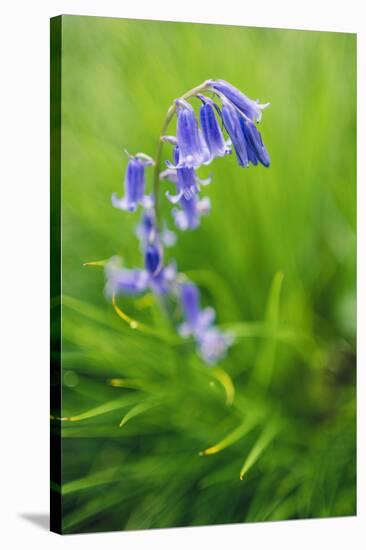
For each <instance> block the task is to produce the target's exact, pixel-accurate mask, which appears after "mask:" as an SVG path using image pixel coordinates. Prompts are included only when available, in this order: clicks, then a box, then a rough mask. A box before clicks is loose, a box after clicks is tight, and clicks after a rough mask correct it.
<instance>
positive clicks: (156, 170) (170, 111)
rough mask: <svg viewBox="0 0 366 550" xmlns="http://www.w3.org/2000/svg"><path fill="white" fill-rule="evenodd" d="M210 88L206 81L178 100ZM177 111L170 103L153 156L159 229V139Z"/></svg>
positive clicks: (161, 145)
mask: <svg viewBox="0 0 366 550" xmlns="http://www.w3.org/2000/svg"><path fill="white" fill-rule="evenodd" d="M209 89H210V86H209V84H208V81H205V82H203V83H202V84H200V85H199V86H196V87H195V88H192V89H191V90H189V91H188V92H186V93H185V94H184V95H182V96H181V98H180V99H190V98H191V97H194V96H195V95H197V94H199V93H201V92H204V91H206V90H209ZM176 110H177V106H176V103H175V101H174V103H172V105H171V106H170V107H169V109H168V111H167V114H166V117H165V120H164V123H163V126H162V129H161V133H160V136H159V140H158V146H157V149H156V155H155V167H154V186H153V194H154V208H155V216H156V226H157V228H158V229H159V227H160V197H159V191H160V171H161V170H160V164H161V155H162V152H163V141H162V140H161V137H162V136H164V135H165V134H166V132H167V130H168V126H169V124H170V122H171V120H172V118H173V116H174V115H175V113H176Z"/></svg>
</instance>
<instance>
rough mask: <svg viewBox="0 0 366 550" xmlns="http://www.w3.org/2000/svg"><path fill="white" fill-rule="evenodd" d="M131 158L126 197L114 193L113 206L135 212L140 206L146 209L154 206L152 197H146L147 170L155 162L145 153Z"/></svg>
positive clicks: (126, 177) (126, 176) (126, 180)
mask: <svg viewBox="0 0 366 550" xmlns="http://www.w3.org/2000/svg"><path fill="white" fill-rule="evenodd" d="M129 157H130V158H129V161H128V164H127V168H126V173H125V195H124V197H122V198H118V197H117V196H116V194H115V193H113V195H112V204H113V206H114V207H115V208H119V209H121V210H129V211H130V212H134V211H135V210H136V209H137V207H138V205H139V204H142V205H143V206H144V207H149V206H151V205H152V202H153V201H152V197H150V196H148V195H145V168H146V166H152V165H153V164H154V161H153V160H152V159H151V158H150V157H149V156H147V155H145V154H144V153H138V154H137V155H135V156H130V155H129Z"/></svg>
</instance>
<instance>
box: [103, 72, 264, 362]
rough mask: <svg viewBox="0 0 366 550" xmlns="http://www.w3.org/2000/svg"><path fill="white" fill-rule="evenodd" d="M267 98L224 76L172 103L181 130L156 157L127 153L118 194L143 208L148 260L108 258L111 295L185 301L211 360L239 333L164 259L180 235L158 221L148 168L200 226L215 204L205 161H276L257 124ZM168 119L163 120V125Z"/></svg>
mask: <svg viewBox="0 0 366 550" xmlns="http://www.w3.org/2000/svg"><path fill="white" fill-rule="evenodd" d="M207 94H210V95H211V96H212V97H209V96H208V95H207ZM192 98H196V99H198V100H199V102H200V109H199V119H198V117H197V116H196V112H195V110H194V108H193V106H192V105H191V104H190V103H189V100H190V99H192ZM267 105H268V104H264V105H263V104H260V103H259V102H258V101H253V100H252V99H250V98H248V97H247V96H246V95H244V94H243V93H242V92H240V91H239V90H238V89H237V88H235V87H234V86H232V85H231V84H229V83H228V82H226V81H224V80H207V81H206V82H204V83H203V84H202V85H201V86H198V87H197V88H194V89H193V90H191V91H190V92H188V93H187V94H185V95H184V96H183V97H182V98H179V99H176V100H175V102H174V104H173V105H172V106H171V108H170V110H169V111H168V114H169V113H170V114H169V115H168V116H169V119H168V120H167V121H166V122H167V123H168V122H169V120H170V118H171V115H172V114H175V115H176V135H175V136H171V135H163V136H161V137H160V141H159V149H158V156H157V161H156V164H155V163H154V161H153V159H152V158H150V157H149V156H147V155H145V154H144V153H137V154H136V155H134V156H131V155H128V156H129V160H128V164H127V169H126V174H125V181H124V187H125V194H124V196H123V197H122V198H118V197H117V196H116V195H115V194H114V195H113V196H112V204H113V206H114V207H116V208H119V209H122V210H127V211H130V212H134V211H136V210H137V209H138V208H139V207H141V209H142V214H141V220H140V223H139V224H138V226H137V228H136V236H137V237H138V239H139V241H140V248H141V251H142V253H143V257H144V267H143V268H136V269H127V268H125V267H123V266H122V265H121V263H120V260H118V259H117V258H112V259H111V260H109V262H108V263H107V265H106V268H105V273H106V281H107V282H106V294H107V295H108V296H114V295H116V294H129V295H138V294H141V293H144V292H146V291H149V290H150V291H152V292H153V293H155V294H157V295H160V296H161V297H163V298H164V299H168V298H169V299H171V298H172V299H174V300H178V302H179V304H180V309H181V313H182V318H183V321H182V323H181V324H180V325H179V326H178V327H177V330H178V333H179V334H180V335H181V336H182V337H183V338H192V339H193V340H194V341H195V343H196V345H197V350H198V353H199V355H200V356H201V357H202V359H203V360H204V361H205V362H206V364H208V365H213V364H215V363H216V362H217V361H219V360H220V359H221V358H223V357H224V356H225V355H226V352H227V349H228V348H229V346H230V345H231V344H232V342H233V338H232V336H231V335H230V334H228V333H226V332H224V331H222V330H220V329H219V328H218V327H217V326H215V325H214V320H215V312H214V310H213V309H212V308H204V309H201V307H200V294H199V290H198V288H197V286H196V285H195V284H194V283H192V282H190V281H188V279H187V277H185V276H184V275H182V274H180V273H178V271H177V268H176V265H175V263H174V262H170V263H165V262H164V248H166V247H169V246H173V245H174V244H175V242H176V235H175V234H174V233H173V232H172V231H170V230H169V229H168V228H167V226H166V225H163V227H161V224H160V223H158V220H157V218H158V213H157V196H156V192H157V189H156V188H155V189H154V191H155V194H150V195H149V194H147V193H146V182H145V171H146V168H147V167H149V166H155V167H154V169H155V174H156V176H157V181H158V182H159V180H167V181H169V182H171V183H172V184H173V185H174V186H175V192H174V193H171V192H170V191H166V193H165V195H166V198H167V200H168V201H169V202H170V203H171V204H172V205H173V208H172V215H173V219H174V223H175V225H176V227H177V228H178V229H179V230H181V231H185V230H193V229H196V228H197V227H198V226H199V225H200V221H201V217H202V216H205V215H207V214H209V212H210V207H211V205H210V200H209V198H208V197H201V189H202V187H204V186H206V185H208V184H210V183H211V178H208V179H201V178H200V177H199V175H198V173H197V171H198V169H199V167H200V166H202V165H207V164H210V163H211V162H212V160H213V159H214V158H216V157H223V156H225V155H227V154H231V152H232V149H234V151H235V154H236V158H237V161H238V164H239V166H241V167H249V165H250V164H252V165H254V166H256V165H257V164H259V163H260V164H262V165H263V166H266V167H268V166H269V163H270V161H269V156H268V153H267V150H266V148H265V146H264V144H263V141H262V138H261V135H260V133H259V131H258V129H257V126H256V122H259V121H260V119H261V115H262V110H263V109H264V108H265V107H267ZM166 126H167V124H164V128H165V127H166ZM225 131H226V133H227V137H225V135H224V132H225ZM163 143H168V144H170V145H171V146H172V147H173V151H172V160H171V161H169V160H167V161H166V169H165V170H163V171H161V172H160V173H159V168H160V167H159V164H160V155H161V150H162V145H163ZM157 187H158V186H157Z"/></svg>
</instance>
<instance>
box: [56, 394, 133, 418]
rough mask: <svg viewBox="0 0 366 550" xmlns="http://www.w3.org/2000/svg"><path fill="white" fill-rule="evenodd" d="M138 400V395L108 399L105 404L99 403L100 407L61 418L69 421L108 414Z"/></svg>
mask: <svg viewBox="0 0 366 550" xmlns="http://www.w3.org/2000/svg"><path fill="white" fill-rule="evenodd" d="M136 401H138V399H136V397H131V396H124V397H121V398H119V399H114V400H113V401H108V402H107V403H103V405H98V407H94V408H93V409H89V410H88V411H85V412H84V413H81V414H79V415H75V416H65V417H63V418H61V419H60V420H63V421H68V422H78V421H79V420H86V419H88V418H94V417H95V416H99V415H101V414H106V413H109V412H112V411H116V410H118V409H122V408H123V407H128V405H131V404H133V403H136Z"/></svg>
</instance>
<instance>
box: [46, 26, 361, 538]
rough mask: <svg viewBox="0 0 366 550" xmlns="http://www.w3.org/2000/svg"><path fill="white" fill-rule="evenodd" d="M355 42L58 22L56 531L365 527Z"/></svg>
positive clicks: (340, 37) (320, 35)
mask: <svg viewBox="0 0 366 550" xmlns="http://www.w3.org/2000/svg"><path fill="white" fill-rule="evenodd" d="M355 251H356V36H355V35H352V34H342V33H326V32H307V31H294V30H279V29H264V28H246V27H238V26H230V27H229V26H220V25H205V24H193V23H174V22H159V21H143V20H123V19H111V18H99V17H82V16H62V17H56V18H54V19H52V20H51V357H52V362H51V528H52V530H53V531H56V532H59V533H86V532H96V531H111V530H130V529H154V528H165V527H186V526H200V525H217V524H231V523H247V522H262V521H273V520H289V519H304V518H324V517H335V516H350V515H355V513H356V434H355V425H356V419H355V397H356V344H355V340H356V322H355V303H356V279H355V278H356V265H355V263H356V261H355V258H356V255H355Z"/></svg>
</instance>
